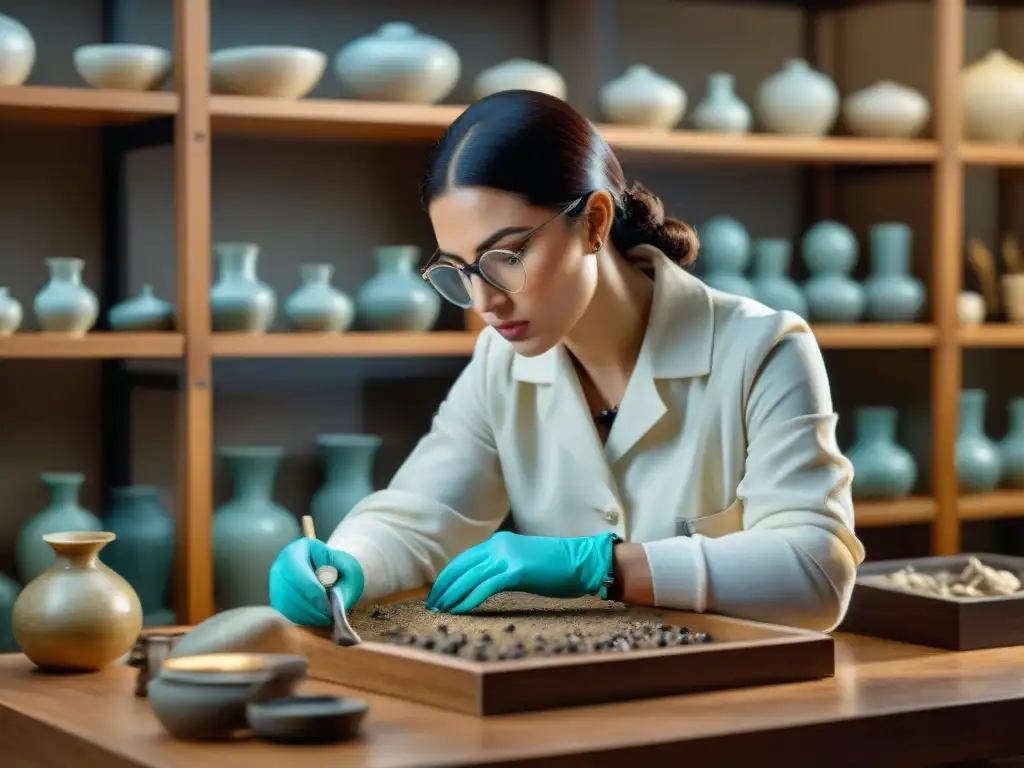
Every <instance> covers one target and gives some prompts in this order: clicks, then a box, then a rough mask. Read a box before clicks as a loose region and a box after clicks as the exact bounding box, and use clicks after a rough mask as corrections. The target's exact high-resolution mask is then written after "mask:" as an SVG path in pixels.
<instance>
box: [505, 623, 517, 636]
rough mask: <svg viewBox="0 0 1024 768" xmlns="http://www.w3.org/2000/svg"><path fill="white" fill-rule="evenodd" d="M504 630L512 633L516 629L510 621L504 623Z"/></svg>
mask: <svg viewBox="0 0 1024 768" xmlns="http://www.w3.org/2000/svg"><path fill="white" fill-rule="evenodd" d="M505 631H506V632H508V633H509V634H512V633H513V632H515V631H516V625H515V624H512V623H509V624H506V625H505Z"/></svg>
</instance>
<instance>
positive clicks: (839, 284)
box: [801, 221, 867, 323]
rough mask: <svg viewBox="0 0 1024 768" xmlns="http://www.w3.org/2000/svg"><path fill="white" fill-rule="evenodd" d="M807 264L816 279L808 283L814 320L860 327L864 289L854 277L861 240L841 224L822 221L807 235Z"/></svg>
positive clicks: (806, 290) (806, 293)
mask: <svg viewBox="0 0 1024 768" xmlns="http://www.w3.org/2000/svg"><path fill="white" fill-rule="evenodd" d="M801 251H802V253H803V258H804V263H805V264H806V265H807V269H808V270H810V272H811V274H812V277H811V278H810V279H809V280H808V281H807V282H806V283H804V286H803V291H804V296H805V297H806V299H807V308H808V310H809V312H810V316H811V317H810V319H811V320H813V321H816V322H821V323H856V322H857V321H859V320H860V319H861V317H863V315H864V309H865V306H866V304H867V299H866V297H865V295H864V289H863V288H862V287H861V286H860V285H858V284H857V281H855V280H853V279H852V278H851V277H850V273H851V272H852V271H853V268H854V266H855V265H856V263H857V238H856V237H855V236H854V234H853V232H851V231H850V229H849V227H847V226H845V225H844V224H840V223H839V222H838V221H819V222H818V223H817V224H815V225H814V226H812V227H811V228H810V229H808V230H807V232H805V233H804V237H803V241H802V243H801Z"/></svg>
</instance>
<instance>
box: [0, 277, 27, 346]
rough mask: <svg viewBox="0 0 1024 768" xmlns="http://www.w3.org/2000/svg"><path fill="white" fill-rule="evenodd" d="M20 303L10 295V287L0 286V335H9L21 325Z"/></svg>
mask: <svg viewBox="0 0 1024 768" xmlns="http://www.w3.org/2000/svg"><path fill="white" fill-rule="evenodd" d="M22 317H23V312H22V309H21V303H20V302H19V301H18V300H17V299H16V298H14V297H13V296H11V292H10V289H8V288H5V287H3V286H0V336H10V335H11V334H12V333H14V332H15V331H17V330H18V328H20V327H21V320H22Z"/></svg>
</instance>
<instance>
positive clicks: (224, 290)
mask: <svg viewBox="0 0 1024 768" xmlns="http://www.w3.org/2000/svg"><path fill="white" fill-rule="evenodd" d="M214 251H216V253H217V260H218V264H219V265H220V273H219V276H218V279H217V282H216V283H215V284H214V286H213V288H212V289H211V290H210V312H211V322H212V327H213V330H214V331H225V332H233V333H265V332H266V331H267V329H269V328H270V326H271V325H272V324H273V322H274V315H275V313H276V311H277V296H276V294H275V293H274V290H273V289H272V288H271V287H270V286H269V285H267V284H266V283H264V282H262V281H260V279H259V278H258V277H257V275H256V266H257V262H258V259H259V252H260V247H259V246H258V245H256V244H254V243H218V244H217V245H215V246H214Z"/></svg>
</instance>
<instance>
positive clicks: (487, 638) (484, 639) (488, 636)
mask: <svg viewBox="0 0 1024 768" xmlns="http://www.w3.org/2000/svg"><path fill="white" fill-rule="evenodd" d="M493 639H494V638H493V637H491V634H490V633H489V632H484V633H483V634H482V635H480V642H481V643H489V642H491V641H492V640H493Z"/></svg>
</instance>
